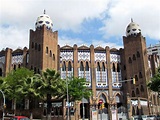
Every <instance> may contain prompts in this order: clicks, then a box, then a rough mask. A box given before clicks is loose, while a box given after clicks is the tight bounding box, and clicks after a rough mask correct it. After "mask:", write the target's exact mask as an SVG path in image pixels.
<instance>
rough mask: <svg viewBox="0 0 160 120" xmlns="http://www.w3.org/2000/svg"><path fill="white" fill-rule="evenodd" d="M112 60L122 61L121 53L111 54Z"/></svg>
mask: <svg viewBox="0 0 160 120" xmlns="http://www.w3.org/2000/svg"><path fill="white" fill-rule="evenodd" d="M110 61H111V62H121V60H120V55H117V54H111V55H110Z"/></svg>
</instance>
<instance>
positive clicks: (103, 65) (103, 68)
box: [102, 62, 105, 71]
mask: <svg viewBox="0 0 160 120" xmlns="http://www.w3.org/2000/svg"><path fill="white" fill-rule="evenodd" d="M102 71H105V64H104V62H103V63H102Z"/></svg>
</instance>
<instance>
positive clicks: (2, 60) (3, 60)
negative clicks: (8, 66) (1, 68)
mask: <svg viewBox="0 0 160 120" xmlns="http://www.w3.org/2000/svg"><path fill="white" fill-rule="evenodd" d="M0 63H3V64H4V63H5V56H2V57H0Z"/></svg>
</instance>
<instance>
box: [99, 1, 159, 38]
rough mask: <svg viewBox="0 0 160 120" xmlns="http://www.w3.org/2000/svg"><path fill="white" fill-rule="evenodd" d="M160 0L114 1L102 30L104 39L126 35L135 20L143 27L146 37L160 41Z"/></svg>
mask: <svg viewBox="0 0 160 120" xmlns="http://www.w3.org/2000/svg"><path fill="white" fill-rule="evenodd" d="M159 4H160V1H159V0H151V1H146V0H140V1H139V0H119V1H117V0H113V2H112V3H111V5H110V8H109V9H108V13H107V16H108V18H107V19H104V20H103V23H104V26H103V27H102V28H101V29H100V30H101V31H102V32H103V33H104V37H105V38H108V37H110V36H122V35H125V28H126V26H127V24H129V23H130V19H131V18H133V20H134V22H136V23H138V24H139V25H140V27H141V30H142V34H143V35H144V36H150V37H152V38H154V39H160V34H159V32H160V12H159V11H160V7H159Z"/></svg>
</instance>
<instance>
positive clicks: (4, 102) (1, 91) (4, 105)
mask: <svg viewBox="0 0 160 120" xmlns="http://www.w3.org/2000/svg"><path fill="white" fill-rule="evenodd" d="M0 92H1V93H2V96H3V116H2V120H4V115H5V114H4V107H5V105H6V104H5V95H4V93H3V91H2V90H0Z"/></svg>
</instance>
